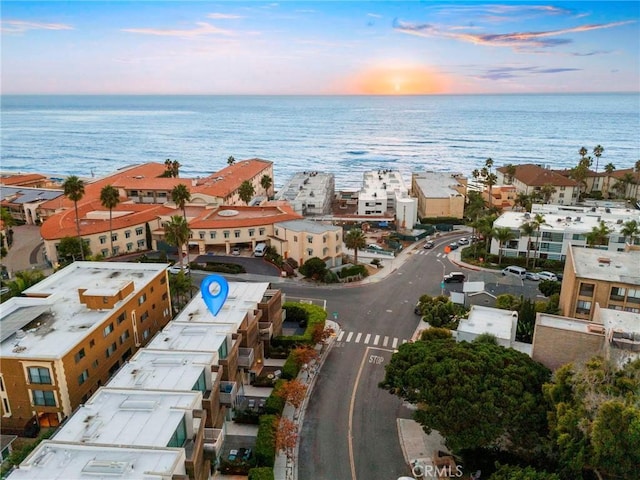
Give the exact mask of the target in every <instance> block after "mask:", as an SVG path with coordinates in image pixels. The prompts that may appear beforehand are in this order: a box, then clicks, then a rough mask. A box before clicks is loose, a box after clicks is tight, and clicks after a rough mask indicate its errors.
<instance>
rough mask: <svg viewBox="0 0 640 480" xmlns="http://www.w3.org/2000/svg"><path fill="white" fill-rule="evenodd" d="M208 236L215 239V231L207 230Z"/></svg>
mask: <svg viewBox="0 0 640 480" xmlns="http://www.w3.org/2000/svg"><path fill="white" fill-rule="evenodd" d="M209 238H210V239H211V240H215V239H216V232H209Z"/></svg>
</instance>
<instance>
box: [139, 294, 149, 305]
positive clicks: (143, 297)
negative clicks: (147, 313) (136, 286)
mask: <svg viewBox="0 0 640 480" xmlns="http://www.w3.org/2000/svg"><path fill="white" fill-rule="evenodd" d="M146 300H147V295H146V294H144V293H143V294H142V295H140V297H138V305H142V304H143V303H144V302H145V301H146Z"/></svg>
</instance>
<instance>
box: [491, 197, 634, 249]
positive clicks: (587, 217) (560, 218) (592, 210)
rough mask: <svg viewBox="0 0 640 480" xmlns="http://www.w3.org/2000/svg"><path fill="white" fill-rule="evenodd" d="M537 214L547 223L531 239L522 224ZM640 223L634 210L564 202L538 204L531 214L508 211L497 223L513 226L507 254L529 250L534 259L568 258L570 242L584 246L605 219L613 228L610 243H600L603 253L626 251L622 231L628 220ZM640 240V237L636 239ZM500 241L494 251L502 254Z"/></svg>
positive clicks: (534, 206)
mask: <svg viewBox="0 0 640 480" xmlns="http://www.w3.org/2000/svg"><path fill="white" fill-rule="evenodd" d="M536 214H540V215H542V217H543V219H544V223H542V224H541V225H540V230H539V232H537V233H536V234H535V235H533V236H532V237H531V238H529V237H527V236H526V235H523V234H522V233H521V231H520V227H521V226H522V225H524V224H525V223H527V222H531V221H533V220H534V217H535V215H536ZM630 220H635V221H637V222H640V211H638V210H632V209H616V208H608V207H580V206H563V205H539V204H534V205H533V206H532V209H531V213H528V212H505V213H503V214H502V215H500V217H498V218H497V219H496V220H495V222H494V223H493V226H494V227H496V228H498V227H506V228H509V229H511V231H512V233H513V235H514V239H513V240H511V241H509V242H507V243H505V244H504V245H503V246H502V255H503V257H525V256H526V255H527V251H529V256H530V257H531V258H533V257H536V258H548V259H551V260H564V259H565V257H566V255H567V250H568V248H569V246H570V245H573V246H578V247H584V246H586V245H587V235H588V234H589V233H591V231H592V230H593V229H594V228H597V227H599V226H600V222H601V221H602V222H604V223H605V225H606V226H607V227H608V228H609V229H610V231H611V233H610V234H609V235H608V239H607V244H606V245H599V246H597V250H596V251H599V252H601V253H602V251H603V250H606V251H608V252H618V251H623V250H624V249H625V248H626V242H627V240H629V239H626V238H625V237H624V236H623V235H622V234H621V233H620V232H621V230H622V229H623V228H624V224H625V223H626V222H627V221H630ZM636 241H640V239H636ZM499 248H500V245H499V242H498V241H497V240H496V239H495V238H494V239H492V241H491V253H492V254H494V255H498V253H499Z"/></svg>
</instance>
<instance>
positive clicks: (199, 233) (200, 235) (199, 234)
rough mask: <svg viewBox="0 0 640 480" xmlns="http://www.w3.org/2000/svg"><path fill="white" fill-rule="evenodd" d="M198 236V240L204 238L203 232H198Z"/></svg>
mask: <svg viewBox="0 0 640 480" xmlns="http://www.w3.org/2000/svg"><path fill="white" fill-rule="evenodd" d="M198 236H199V237H200V240H204V236H205V232H198Z"/></svg>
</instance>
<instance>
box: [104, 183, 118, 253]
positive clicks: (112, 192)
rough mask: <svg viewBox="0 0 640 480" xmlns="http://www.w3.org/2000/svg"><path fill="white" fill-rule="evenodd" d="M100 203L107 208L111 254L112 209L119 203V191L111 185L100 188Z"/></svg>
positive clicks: (111, 251)
mask: <svg viewBox="0 0 640 480" xmlns="http://www.w3.org/2000/svg"><path fill="white" fill-rule="evenodd" d="M100 203H101V204H102V206H103V207H104V208H108V209H109V239H110V240H111V250H110V255H113V209H114V208H115V207H116V205H118V204H119V203H120V193H118V189H117V188H116V187H114V186H112V185H105V186H104V187H102V190H100Z"/></svg>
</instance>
